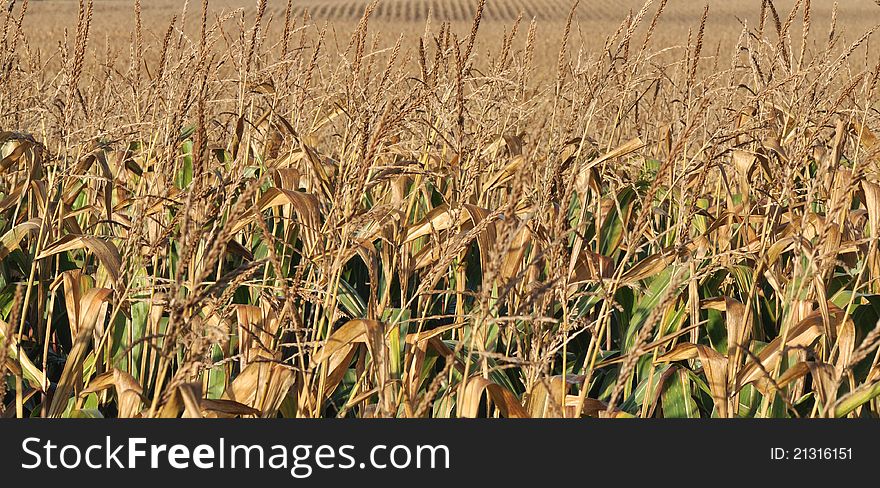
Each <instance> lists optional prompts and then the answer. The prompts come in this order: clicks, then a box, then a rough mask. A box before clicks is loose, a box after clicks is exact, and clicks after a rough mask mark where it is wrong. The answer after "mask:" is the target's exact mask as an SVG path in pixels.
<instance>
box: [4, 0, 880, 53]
mask: <svg viewBox="0 0 880 488" xmlns="http://www.w3.org/2000/svg"><path fill="white" fill-rule="evenodd" d="M18 2H19V3H21V0H18ZM183 3H184V2H182V1H181V0H151V1H150V2H144V4H143V7H142V10H143V19H144V20H143V23H144V28H145V29H146V30H147V31H149V32H151V33H152V37H155V36H160V35H161V33H162V32H163V30H164V29H165V27H166V26H167V23H168V21H169V20H170V18H171V16H172V15H178V16H180V13H181V10H182V5H183ZM478 3H479V0H386V1H384V2H382V3H381V4H380V5H379V6H378V7H377V9H376V12H375V13H374V15H373V18H372V23H373V26H374V28H375V29H376V30H377V31H379V32H382V33H383V36H384V38H385V43H386V44H387V43H390V42H393V39H394V38H395V37H396V35H397V34H399V33H400V32H404V33H406V34H407V35H408V36H409V37H410V38H413V37H415V36H416V35H418V34H421V33H422V32H423V31H424V23H425V20H426V19H427V18H428V13H429V11H430V12H431V13H432V18H433V19H434V22H435V23H439V22H442V21H449V22H452V23H453V25H454V28H455V29H456V30H465V31H466V29H468V28H469V27H470V23H471V20H472V18H473V12H474V9H475V8H476V6H477V4H478ZM794 3H795V0H777V1H776V2H775V4H776V6H777V9H778V10H779V11H782V12H788V11H790V10H791V8H792V7H793V6H794ZM199 4H200V2H199V1H195V0H194V1H190V2H189V10H190V11H191V12H192V11H197V10H198V9H199V8H200V5H199ZM366 4H367V2H366V1H364V0H300V1H295V2H293V6H294V9H295V12H296V13H297V14H299V15H302V14H303V13H304V12H305V11H308V12H309V13H310V15H311V17H312V18H313V19H314V21H315V22H316V23H321V22H324V21H327V22H331V23H332V24H333V25H332V28H333V29H334V30H337V31H339V35H340V36H341V37H343V38H345V37H346V33H347V31H348V30H350V29H351V28H352V27H353V26H354V25H355V24H357V22H358V20H359V19H360V17H361V14H362V13H363V9H364V6H365V5H366ZM570 4H571V2H570V1H569V0H495V1H492V2H489V4H488V5H487V7H486V11H485V14H484V22H485V24H484V26H483V29H484V31H489V32H490V33H494V34H496V35H497V34H499V33H500V31H501V30H503V28H504V26H505V25H507V26H509V25H510V24H512V22H513V21H514V20H515V19H516V18H517V16H518V15H519V14H520V13H522V14H523V17H524V19H525V20H526V21H528V20H531V19H532V18H535V19H538V20H540V24H539V29H540V32H541V39H540V40H541V41H543V42H542V48H543V50H544V51H545V52H552V51H555V50H556V49H557V47H558V42H559V40H560V37H561V34H562V27H563V26H564V22H565V19H566V16H567V15H568V10H569V8H570ZM642 4H643V2H642V1H641V0H591V1H589V2H585V3H584V5H583V6H582V8H580V9H579V10H578V12H577V15H576V21H577V25H576V32H575V33H574V35H575V36H576V37H577V38H578V41H579V42H580V43H581V45H582V46H583V47H584V48H586V49H599V48H601V47H603V46H604V43H605V37H606V36H608V35H611V34H613V32H614V31H615V30H616V29H617V27H618V25H619V24H620V22H621V21H622V20H623V19H624V18H625V17H626V15H627V13H628V12H629V11H633V12H638V10H639V9H640V8H641V6H642ZM706 4H708V5H709V6H710V9H711V12H712V15H711V17H710V18H709V20H708V24H707V29H706V34H705V42H706V43H707V44H708V45H710V46H715V45H716V44H718V43H723V44H725V45H728V44H731V43H733V42H735V41H736V39H737V37H739V34H740V32H741V31H742V23H741V21H748V22H749V23H751V25H755V24H756V23H757V22H758V21H759V12H760V6H761V0H708V1H707V2H701V1H690V0H671V1H670V2H669V3H668V5H667V7H666V11H665V14H664V16H663V18H662V19H660V21H659V25H658V28H657V33H656V40H657V43H658V45H666V46H669V45H679V44H682V43H685V42H686V41H687V33H688V30H689V29H691V30H692V29H694V28H695V27H696V25H697V24H698V23H699V21H700V17H701V16H702V13H703V7H704V6H705V5H706ZM834 4H835V2H834V1H833V0H813V1H812V9H813V18H814V21H815V22H816V24H817V26H816V27H818V29H821V30H822V31H823V33H824V31H825V30H827V28H828V27H829V25H830V19H831V13H832V9H833V6H834ZM838 4H839V5H838V8H839V12H838V19H839V22H840V25H841V26H845V28H846V30H847V31H849V33H850V34H851V35H856V34H857V33H858V34H861V33H863V32H865V31H867V30H868V29H870V28H872V27H873V26H874V24H875V23H876V22H877V20H878V16H877V9H878V7H877V5H875V4H874V2H873V1H872V0H848V1H842V2H838ZM132 5H133V2H132V1H128V0H97V1H96V2H95V15H94V19H93V25H92V32H93V35H94V41H93V42H95V43H98V44H104V43H106V44H107V45H108V46H109V47H110V48H111V49H123V48H126V47H127V46H128V43H129V41H130V40H131V35H132V32H133V29H134V20H133V16H132ZM210 5H211V9H212V12H213V13H214V15H217V14H219V13H220V12H229V11H233V10H235V9H245V10H246V11H247V12H248V15H249V16H250V17H252V16H253V12H254V6H255V5H256V2H255V1H254V0H212V1H211V2H210ZM285 9H286V1H285V0H270V1H269V3H268V6H267V17H268V19H269V20H270V23H269V25H270V29H271V27H272V26H275V27H278V26H279V25H280V24H281V22H282V21H283V18H284V12H285ZM30 10H31V13H30V15H29V16H28V17H29V19H28V21H29V25H28V32H29V37H30V38H31V39H32V40H33V41H34V46H35V47H40V48H44V49H46V48H48V49H54V48H55V47H56V45H57V42H58V39H59V38H60V37H61V35H62V34H63V30H64V29H65V28H67V29H69V30H72V29H74V27H75V25H74V22H75V20H76V13H77V2H76V1H75V0H41V1H38V0H35V1H32V2H31V4H30ZM189 17H190V22H189V25H191V26H192V25H194V24H196V23H197V22H198V14H197V13H195V14H194V13H191V14H190V16H189ZM783 20H784V19H783ZM798 28H799V25H797V24H795V25H794V26H793V29H795V31H797V29H798ZM818 29H817V30H818ZM493 31H494V32H493ZM484 40H485V41H486V42H489V43H491V42H492V36H491V35H490V36H486V37H485V38H481V39H480V40H479V41H480V42H481V43H482V42H483V41H484ZM853 40H854V39H853ZM550 58H552V56H550V57H549V58H546V59H547V60H551V59H550ZM551 61H552V60H551Z"/></svg>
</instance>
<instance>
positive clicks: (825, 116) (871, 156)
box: [0, 0, 880, 417]
mask: <svg viewBox="0 0 880 488" xmlns="http://www.w3.org/2000/svg"><path fill="white" fill-rule="evenodd" d="M548 1H549V0H548ZM41 3H45V4H49V3H52V2H36V1H33V2H30V4H28V3H27V2H20V3H18V4H17V7H16V8H14V9H13V10H12V11H11V12H10V13H9V14H8V15H7V14H3V16H2V22H3V24H2V26H3V27H2V29H3V30H2V37H0V128H2V129H3V130H0V151H2V153H0V171H2V172H0V260H2V261H0V344H2V347H0V376H2V377H4V378H5V379H6V381H4V382H0V393H3V394H4V395H0V397H4V401H3V402H2V404H0V409H3V410H5V415H7V416H18V417H22V416H45V417H65V416H73V417H93V416H118V417H135V416H144V417H178V416H185V417H201V416H209V417H229V416H262V417H276V416H279V415H280V416H287V417H295V416H296V417H327V416H351V417H376V416H379V417H426V416H427V417H450V416H452V417H474V416H490V417H495V416H503V417H526V416H531V417H552V416H568V417H581V416H600V417H621V416H639V417H661V416H662V417H710V416H712V417H733V416H761V417H809V416H812V417H832V416H838V417H840V416H866V417H874V416H877V415H878V413H880V409H878V404H877V399H876V398H877V396H878V395H880V366H878V359H880V356H878V352H877V345H878V339H880V329H878V328H877V327H876V324H877V322H878V317H880V283H878V281H877V277H878V276H880V252H878V244H877V243H878V237H880V234H878V232H880V230H878V229H880V166H878V162H880V161H878V154H880V146H878V144H877V140H876V138H875V136H874V135H873V134H874V132H872V129H876V128H877V126H878V125H880V118H878V115H880V114H878V111H877V100H878V93H877V88H878V86H877V85H878V83H877V82H878V80H880V64H878V62H877V58H876V56H875V55H874V54H872V53H873V50H872V49H871V48H870V40H871V36H870V35H867V34H866V35H862V34H863V32H860V31H854V30H853V26H854V25H857V24H858V23H857V22H853V23H852V24H850V23H846V22H843V21H842V20H841V19H843V18H844V16H843V14H838V15H837V16H834V17H836V19H835V21H834V22H832V15H831V14H830V13H829V14H828V15H822V14H821V13H822V12H823V9H826V8H827V4H825V3H822V4H821V5H820V4H819V2H816V1H813V2H809V1H805V0H802V1H799V2H789V4H787V5H789V7H788V8H783V7H784V6H783V4H782V2H778V3H777V4H770V3H769V2H765V3H764V8H763V9H761V8H760V2H758V3H759V4H758V5H757V7H756V8H755V10H754V11H750V14H749V16H748V18H749V19H754V20H750V21H748V23H747V24H746V25H745V26H739V27H738V28H737V30H736V35H735V36H732V37H731V39H732V40H730V41H725V40H723V39H722V37H723V35H722V33H720V32H719V31H718V30H717V29H714V28H713V25H715V24H714V23H715V22H718V21H717V20H714V19H715V17H714V16H715V15H716V14H715V13H713V8H714V7H711V8H710V9H709V11H708V13H704V11H703V10H702V9H701V10H700V11H699V12H698V13H697V14H696V15H695V16H693V17H691V16H688V17H687V18H688V20H689V22H688V26H689V28H688V29H684V30H683V31H681V35H680V37H679V38H678V39H677V40H676V41H675V42H672V41H667V39H669V38H671V37H674V36H675V34H676V33H675V32H674V31H672V30H671V29H668V28H667V24H665V23H664V22H666V21H665V20H664V15H667V14H670V15H673V19H672V21H674V22H683V21H682V20H680V19H678V18H677V17H675V12H676V10H675V8H681V7H680V6H676V7H674V6H673V4H675V2H669V5H667V3H666V2H664V1H662V0H656V1H648V2H647V3H645V4H644V7H642V5H641V4H638V5H635V6H634V8H633V10H632V12H631V13H630V14H629V15H628V16H627V15H626V14H625V13H624V14H623V15H620V16H619V17H620V18H619V19H618V21H622V23H619V24H618V25H615V26H613V27H611V28H609V29H608V30H606V31H604V32H603V36H602V37H601V39H600V40H599V42H597V41H596V36H595V31H586V30H585V26H588V25H589V23H590V22H591V20H589V19H590V18H591V17H590V16H591V15H592V16H594V18H595V16H596V15H597V13H596V11H595V10H592V11H591V10H588V9H587V6H581V7H579V8H574V9H571V10H570V13H568V12H569V7H570V4H569V3H568V2H564V3H565V5H566V7H565V9H564V10H562V11H563V12H566V13H565V14H563V15H562V16H561V20H554V19H546V20H535V21H534V23H530V21H529V20H528V19H526V18H523V19H519V18H518V14H517V15H516V16H514V15H512V14H511V15H507V14H504V15H502V14H501V13H498V7H497V5H498V4H499V3H498V2H490V4H491V5H490V6H489V7H487V9H486V10H485V11H483V10H482V9H481V7H480V6H479V5H478V4H481V2H473V5H468V6H469V7H472V8H470V9H468V10H467V12H470V13H469V14H468V16H469V17H470V18H471V19H473V20H472V21H470V22H469V23H464V22H461V21H458V22H454V23H452V24H447V23H444V22H442V21H441V20H440V19H434V20H433V21H431V22H430V23H427V24H426V23H422V22H419V24H418V27H415V25H416V24H415V23H408V25H407V26H406V27H405V28H403V27H400V26H395V23H394V19H396V18H397V17H394V16H397V15H401V17H400V18H401V19H404V18H406V17H407V16H408V15H411V16H418V15H419V11H418V10H415V11H413V12H411V13H407V10H406V9H405V8H404V10H403V13H401V14H398V12H399V9H398V8H397V6H398V5H404V4H405V3H406V2H402V1H395V0H390V1H388V2H386V3H384V4H376V3H371V4H370V5H368V6H366V8H365V10H363V9H362V10H361V11H360V14H361V18H360V20H358V21H356V22H350V23H348V21H346V20H345V18H344V16H343V17H340V19H339V20H338V23H334V24H328V23H325V22H324V21H322V20H320V19H317V18H315V19H313V18H312V17H310V16H309V15H308V14H306V13H304V11H302V10H295V9H291V10H289V11H288V10H287V9H286V8H285V7H284V5H283V4H282V5H280V6H279V5H278V4H277V3H273V4H272V5H268V4H267V3H266V2H257V6H256V7H255V8H251V9H249V10H248V11H247V12H243V11H235V10H232V11H229V10H227V11H225V12H227V13H222V9H221V10H219V11H218V10H203V8H204V6H203V5H196V4H195V2H194V3H193V4H191V5H188V7H187V9H188V10H187V11H186V14H185V17H186V19H185V20H184V19H182V17H184V15H183V14H182V13H181V14H180V15H178V16H176V17H175V18H174V19H173V20H172V19H167V20H165V21H164V25H156V22H153V21H151V20H150V21H148V20H146V19H148V18H149V19H154V18H156V17H155V16H156V15H160V14H158V13H157V12H152V13H148V10H150V9H155V8H158V6H157V5H158V4H151V7H150V9H147V8H141V6H140V4H139V3H136V6H135V8H134V9H130V7H131V5H130V4H127V3H125V2H110V3H112V4H113V5H114V6H118V5H121V4H123V3H125V4H126V5H128V9H126V10H120V12H119V13H116V14H113V15H118V16H127V17H126V18H129V19H133V20H131V21H129V22H130V23H131V25H132V28H131V29H130V30H128V31H127V37H126V38H125V41H124V42H125V44H124V45H125V49H122V45H123V44H121V42H119V41H110V40H109V39H110V38H109V37H104V38H103V39H102V41H101V42H96V41H95V39H96V38H99V39H100V37H99V34H97V33H96V32H98V31H96V30H93V24H96V25H99V24H100V22H98V21H96V19H97V18H99V17H103V16H104V14H105V12H107V11H105V10H101V9H102V8H103V4H104V2H96V3H95V4H94V6H93V4H92V3H91V2H87V1H83V2H79V4H78V5H77V9H76V10H75V11H74V12H73V13H72V14H68V15H70V17H71V18H77V19H78V21H77V25H76V26H75V28H74V27H71V28H70V29H69V31H68V32H67V33H66V37H65V38H64V39H63V40H62V41H61V42H60V44H58V43H57V40H56V45H55V46H57V47H53V45H52V44H47V43H46V42H45V40H40V39H41V36H47V35H49V34H47V31H41V30H40V29H38V28H36V27H35V25H34V24H33V23H32V22H33V18H32V17H31V15H32V14H34V11H36V12H37V15H40V14H39V9H41V8H46V7H47V5H40V4H41ZM212 3H213V2H212ZM306 3H308V2H306ZM326 3H327V4H328V5H329V4H330V3H331V2H326ZM339 3H340V4H342V3H345V2H339ZM728 3H732V2H728ZM205 4H207V2H205ZM351 4H354V2H351ZM438 4H439V3H438ZM447 4H448V5H452V3H450V2H445V3H443V5H447ZM379 5H381V7H380V6H379ZM457 5H463V3H459V4H457ZM493 5H495V7H493ZM524 5H526V4H524ZM529 5H534V4H529ZM609 5H610V3H609ZM144 6H146V3H145V4H144ZM217 6H218V5H215V7H217ZM527 6H528V5H526V7H527ZM664 6H666V7H668V8H669V9H670V11H669V12H663V11H662V10H663V8H664ZM25 7H27V9H28V10H29V12H27V13H25V12H24V8H25ZM770 7H772V8H770ZM320 8H324V7H321V6H320V5H317V4H316V5H315V9H316V11H315V13H316V16H317V15H318V14H320V13H321V10H320ZM328 8H329V7H328ZM462 8H463V7H461V6H460V7H458V9H457V10H456V11H457V12H458V11H460V10H462ZM524 8H525V7H524ZM873 8H875V9H876V8H877V7H876V6H873ZM493 9H494V10H493ZM350 10H351V9H350V8H349V9H347V10H345V12H346V13H345V15H349V13H348V12H349V11H350ZM555 10H556V11H559V10H560V8H558V7H557V8H556V9H555ZM720 10H721V15H722V18H723V14H724V12H726V11H725V10H724V9H723V8H721V9H720ZM59 12H60V11H59ZM44 14H45V11H44ZM44 14H43V15H44ZM330 14H331V11H330V10H328V11H327V15H328V16H331V15H330ZM107 15H110V14H107ZM334 15H337V14H334ZM338 15H341V14H338ZM373 15H375V16H376V18H375V19H374V18H372V17H373ZM456 15H458V17H461V18H463V15H464V14H462V13H460V12H459V13H458V14H456ZM383 16H384V17H383ZM389 16H391V19H392V20H391V21H389V20H388V18H389ZM383 19H385V20H383ZM761 19H763V22H762V21H761ZM105 20H106V19H105ZM374 21H377V22H378V24H376V23H374ZM542 22H546V23H547V25H549V26H550V27H543V24H542ZM725 22H727V23H725V25H729V20H727V21H725ZM832 24H833V25H832ZM44 25H45V24H44ZM181 26H183V27H181ZM401 30H405V31H406V32H405V33H404V34H403V35H401V36H400V37H398V34H399V33H400V31H401ZM546 30H551V31H553V32H555V33H556V34H553V35H551V34H545V31H546ZM53 35H54V34H53ZM724 35H726V34H724ZM554 36H555V37H554ZM719 36H722V37H719ZM804 39H805V40H806V42H804ZM550 45H553V46H554V47H553V50H552V51H550V50H548V49H546V48H545V46H550ZM803 46H805V48H804V47H803ZM551 52H552V55H550V54H548V53H551ZM4 131H5V132H4Z"/></svg>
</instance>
